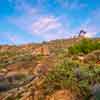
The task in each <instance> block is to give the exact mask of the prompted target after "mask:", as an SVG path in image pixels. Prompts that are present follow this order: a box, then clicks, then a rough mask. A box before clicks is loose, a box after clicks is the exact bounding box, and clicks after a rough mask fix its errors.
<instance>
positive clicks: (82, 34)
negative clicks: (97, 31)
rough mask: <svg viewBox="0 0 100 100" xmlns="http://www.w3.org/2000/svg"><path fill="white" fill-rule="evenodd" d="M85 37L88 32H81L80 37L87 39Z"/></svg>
mask: <svg viewBox="0 0 100 100" xmlns="http://www.w3.org/2000/svg"><path fill="white" fill-rule="evenodd" d="M85 35H86V31H84V30H80V33H79V35H78V37H85Z"/></svg>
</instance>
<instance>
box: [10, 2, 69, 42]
mask: <svg viewBox="0 0 100 100" xmlns="http://www.w3.org/2000/svg"><path fill="white" fill-rule="evenodd" d="M17 3H18V2H17ZM21 4H22V5H23V6H21V8H20V11H21V9H22V10H23V8H24V12H23V15H21V16H17V17H8V22H9V23H11V24H13V25H15V26H17V27H18V28H19V29H21V30H24V31H26V32H27V33H29V34H32V35H33V36H34V35H37V36H39V37H42V38H44V39H45V40H50V39H54V38H63V37H66V36H68V34H67V32H68V31H67V30H66V29H67V28H66V29H65V28H64V25H63V23H62V22H61V17H56V16H54V15H51V14H48V15H44V14H41V10H40V9H38V8H34V7H31V6H30V5H29V4H28V3H26V2H22V3H21ZM16 6H17V5H16ZM18 6H19V5H18ZM18 9H19V8H18V7H16V10H18ZM65 34H67V35H65Z"/></svg>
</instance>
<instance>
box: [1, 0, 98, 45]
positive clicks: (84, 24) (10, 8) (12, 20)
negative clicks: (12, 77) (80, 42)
mask: <svg viewBox="0 0 100 100" xmlns="http://www.w3.org/2000/svg"><path fill="white" fill-rule="evenodd" d="M99 26H100V0H0V44H23V43H31V42H42V41H48V40H54V39H60V38H69V37H72V36H73V35H75V34H76V35H77V34H78V32H79V31H80V30H81V29H83V30H85V31H87V36H90V37H100V28H99Z"/></svg>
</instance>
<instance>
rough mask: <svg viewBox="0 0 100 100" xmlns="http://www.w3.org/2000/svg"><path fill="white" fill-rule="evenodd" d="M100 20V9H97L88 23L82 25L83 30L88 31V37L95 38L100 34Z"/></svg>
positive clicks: (88, 19)
mask: <svg viewBox="0 0 100 100" xmlns="http://www.w3.org/2000/svg"><path fill="white" fill-rule="evenodd" d="M99 18H100V9H95V10H94V11H92V13H91V14H90V16H89V17H88V18H87V19H86V21H85V22H84V23H82V25H81V28H82V29H84V30H87V31H88V33H87V36H89V37H93V36H96V34H98V33H99V32H100V28H99V26H100V21H99Z"/></svg>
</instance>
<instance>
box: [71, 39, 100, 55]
mask: <svg viewBox="0 0 100 100" xmlns="http://www.w3.org/2000/svg"><path fill="white" fill-rule="evenodd" d="M97 49H100V43H99V42H97V41H93V40H91V39H83V40H81V41H80V43H78V44H75V45H73V46H72V47H69V53H70V54H80V53H83V54H88V53H90V52H92V51H93V50H97Z"/></svg>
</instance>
